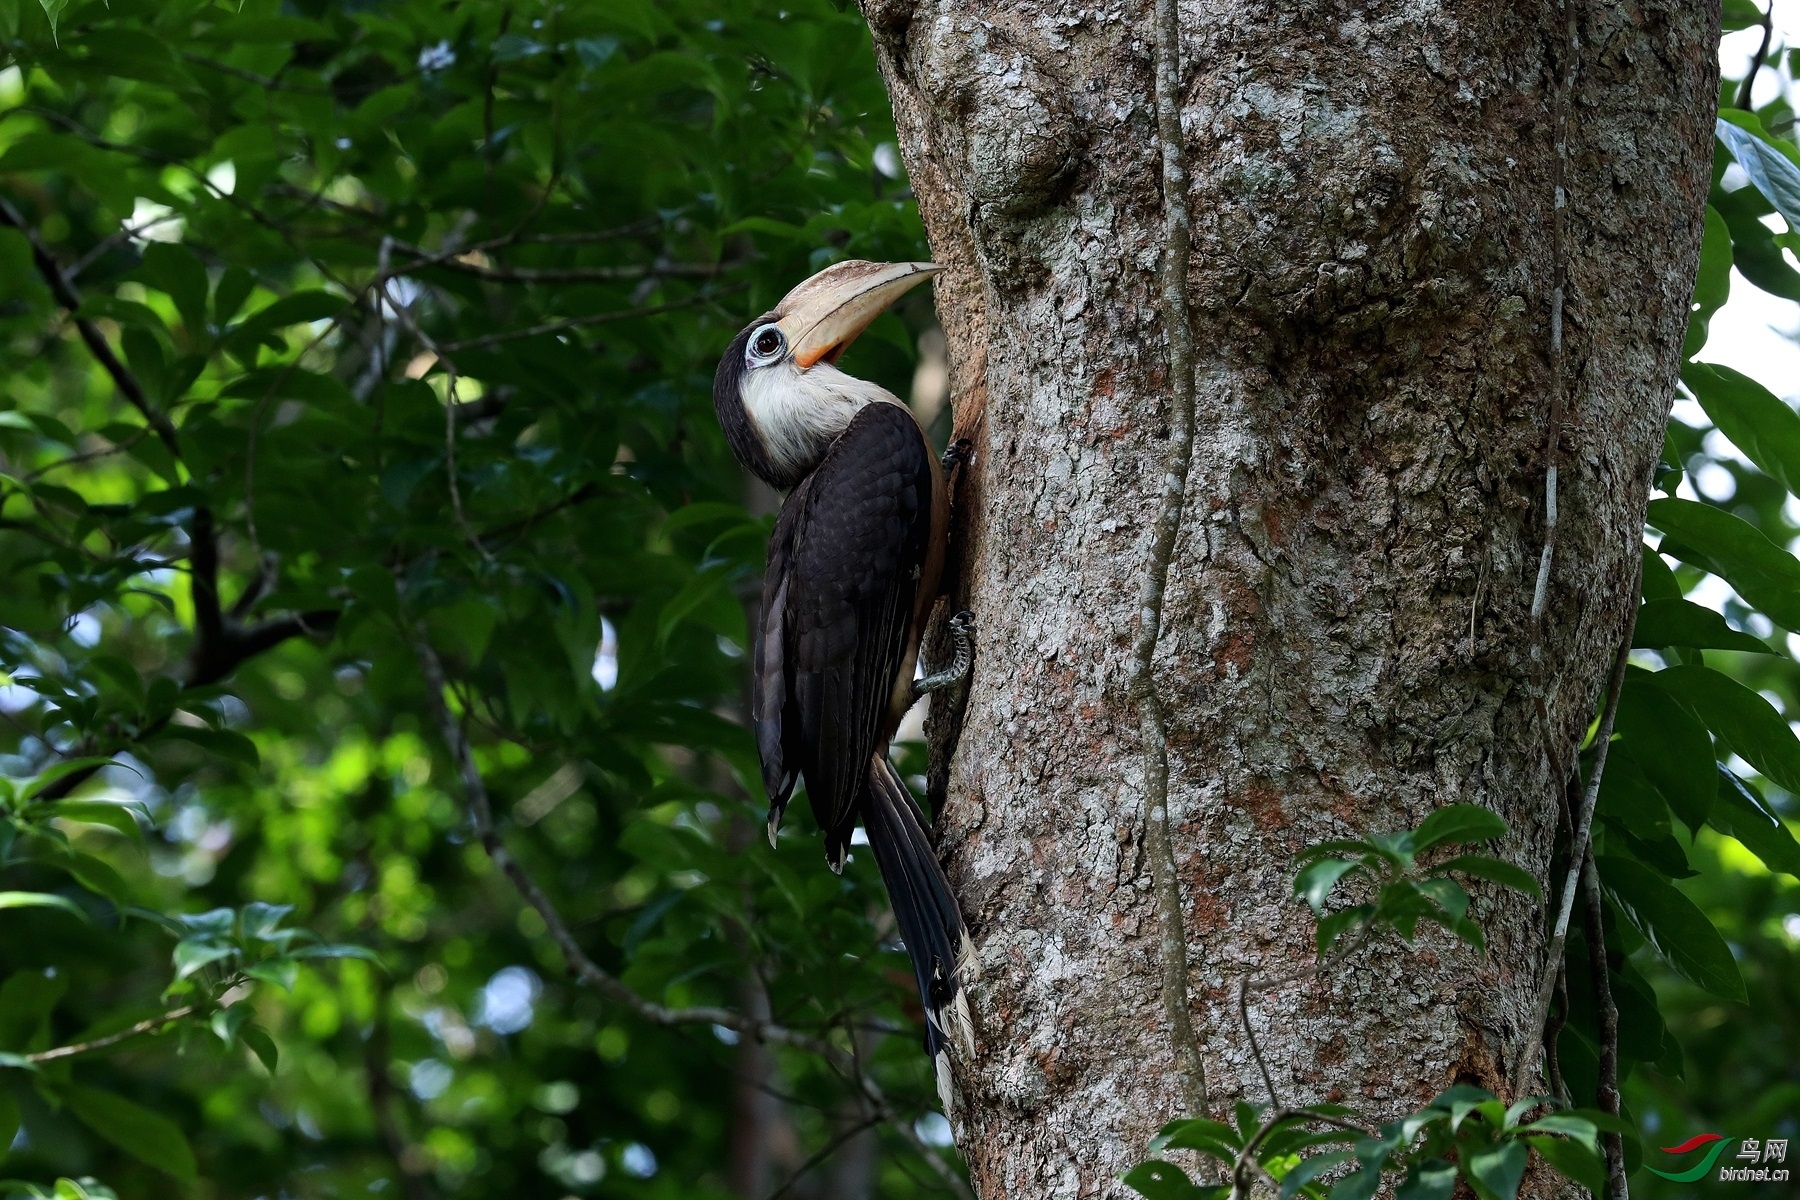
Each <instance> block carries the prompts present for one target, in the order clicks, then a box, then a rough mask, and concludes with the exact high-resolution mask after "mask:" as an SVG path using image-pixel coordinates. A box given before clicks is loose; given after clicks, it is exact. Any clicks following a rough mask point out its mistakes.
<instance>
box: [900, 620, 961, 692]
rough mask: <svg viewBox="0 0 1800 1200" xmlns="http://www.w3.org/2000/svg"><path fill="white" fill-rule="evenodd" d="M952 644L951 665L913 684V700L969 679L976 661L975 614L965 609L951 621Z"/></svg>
mask: <svg viewBox="0 0 1800 1200" xmlns="http://www.w3.org/2000/svg"><path fill="white" fill-rule="evenodd" d="M949 630H950V642H951V646H952V654H953V657H952V658H951V660H950V665H949V666H947V667H945V668H944V669H943V670H941V671H933V672H931V673H930V674H928V675H926V676H925V677H924V678H923V679H920V680H918V681H917V682H915V683H914V684H913V699H914V700H917V699H918V698H919V697H920V696H928V695H930V694H931V693H932V692H935V691H938V690H939V689H941V688H947V687H951V686H954V685H955V684H959V683H961V682H962V681H963V680H965V679H967V678H968V677H969V667H970V666H971V665H972V664H973V663H974V660H975V614H974V613H972V612H970V611H969V610H968V609H966V608H965V609H963V610H962V611H961V612H958V613H957V614H956V615H955V616H953V617H951V618H950V621H949Z"/></svg>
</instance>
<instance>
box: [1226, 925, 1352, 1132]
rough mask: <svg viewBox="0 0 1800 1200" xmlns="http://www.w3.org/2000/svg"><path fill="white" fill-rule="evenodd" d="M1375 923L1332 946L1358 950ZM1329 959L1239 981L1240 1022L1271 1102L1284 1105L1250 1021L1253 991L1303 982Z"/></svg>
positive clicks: (1338, 951) (1341, 952) (1342, 953)
mask: <svg viewBox="0 0 1800 1200" xmlns="http://www.w3.org/2000/svg"><path fill="white" fill-rule="evenodd" d="M1373 928H1374V926H1372V925H1370V924H1368V923H1367V922H1364V923H1363V925H1362V926H1361V927H1360V928H1359V929H1358V930H1357V931H1356V936H1355V937H1353V938H1351V939H1350V940H1349V941H1346V942H1340V943H1338V945H1337V946H1335V947H1333V948H1332V953H1335V955H1336V956H1337V957H1339V958H1343V957H1346V956H1348V955H1350V954H1352V953H1354V952H1355V950H1356V948H1357V947H1359V946H1361V945H1362V944H1363V942H1364V941H1366V940H1367V939H1368V936H1369V933H1370V931H1371V930H1372V929H1373ZM1325 963H1326V959H1325V958H1324V957H1320V958H1316V959H1314V960H1313V962H1312V964H1311V965H1310V966H1306V967H1303V968H1301V969H1300V970H1298V971H1294V972H1292V973H1291V974H1287V975H1276V976H1272V977H1270V978H1267V979H1255V980H1253V979H1251V978H1250V977H1249V976H1248V975H1246V976H1244V977H1243V978H1242V979H1240V980H1239V981H1238V998H1237V1002H1238V1022H1239V1023H1240V1024H1242V1025H1243V1027H1244V1037H1245V1039H1246V1040H1247V1041H1248V1042H1249V1043H1250V1056H1251V1057H1252V1058H1254V1059H1255V1060H1256V1067H1257V1070H1258V1071H1260V1072H1261V1073H1262V1079H1263V1086H1264V1087H1266V1088H1268V1089H1269V1103H1270V1104H1273V1105H1275V1106H1276V1107H1277V1108H1279V1107H1281V1097H1280V1096H1279V1095H1277V1094H1276V1091H1275V1080H1274V1078H1273V1077H1272V1076H1271V1075H1270V1074H1269V1064H1268V1063H1267V1062H1266V1061H1264V1059H1263V1052H1262V1043H1261V1042H1260V1041H1258V1040H1257V1037H1256V1030H1255V1029H1253V1028H1252V1027H1251V1025H1250V993H1251V992H1252V991H1256V992H1266V991H1268V990H1269V989H1271V988H1278V987H1286V986H1287V985H1288V984H1290V983H1299V982H1300V981H1301V980H1302V979H1311V978H1312V977H1313V976H1314V975H1317V974H1318V973H1319V972H1320V971H1321V970H1323V969H1324V967H1325Z"/></svg>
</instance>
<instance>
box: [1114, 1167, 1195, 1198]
mask: <svg viewBox="0 0 1800 1200" xmlns="http://www.w3.org/2000/svg"><path fill="white" fill-rule="evenodd" d="M1125 1186H1126V1187H1129V1188H1130V1189H1131V1190H1132V1191H1134V1192H1136V1193H1137V1194H1138V1195H1140V1196H1144V1197H1147V1198H1148V1200H1198V1198H1199V1197H1200V1196H1202V1195H1205V1194H1206V1193H1203V1192H1202V1191H1201V1190H1200V1189H1199V1188H1197V1187H1195V1186H1194V1183H1193V1181H1192V1180H1191V1179H1189V1178H1188V1177H1187V1174H1186V1173H1185V1172H1184V1171H1182V1169H1181V1168H1180V1167H1178V1166H1176V1165H1175V1164H1174V1163H1171V1162H1164V1161H1162V1160H1161V1159H1156V1158H1153V1159H1151V1160H1150V1161H1149V1162H1141V1163H1139V1164H1138V1165H1137V1166H1135V1167H1133V1168H1131V1170H1129V1171H1127V1172H1125Z"/></svg>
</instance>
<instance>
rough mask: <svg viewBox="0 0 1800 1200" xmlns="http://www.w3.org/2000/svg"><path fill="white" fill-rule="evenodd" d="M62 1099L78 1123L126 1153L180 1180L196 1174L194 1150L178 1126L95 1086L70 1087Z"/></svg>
mask: <svg viewBox="0 0 1800 1200" xmlns="http://www.w3.org/2000/svg"><path fill="white" fill-rule="evenodd" d="M63 1103H64V1104H65V1105H66V1106H67V1108H68V1110H69V1111H70V1112H72V1113H74V1114H75V1116H76V1117H77V1118H79V1119H80V1121H81V1123H82V1124H84V1125H86V1126H87V1127H88V1128H89V1129H92V1130H93V1131H94V1132H95V1133H97V1134H99V1135H100V1136H101V1137H103V1138H105V1139H106V1140H107V1141H109V1142H111V1143H112V1144H113V1145H115V1146H117V1147H118V1148H119V1149H121V1150H123V1151H125V1153H127V1154H129V1155H131V1156H132V1157H133V1158H136V1159H138V1160H139V1161H141V1162H145V1163H148V1164H150V1165H151V1166H153V1167H155V1168H156V1169H157V1170H159V1171H162V1172H163V1173H165V1174H167V1175H172V1176H174V1177H175V1178H176V1179H179V1180H181V1181H182V1182H183V1183H193V1182H194V1178H195V1168H194V1152H193V1150H192V1149H190V1148H189V1147H188V1141H187V1135H186V1134H184V1133H182V1131H181V1126H179V1125H177V1124H175V1122H173V1121H171V1120H169V1119H168V1118H167V1117H164V1116H160V1115H159V1114H157V1113H153V1112H151V1111H150V1110H149V1109H147V1108H143V1107H140V1106H139V1105H136V1104H133V1103H132V1102H131V1101H129V1100H127V1099H125V1098H124V1097H123V1096H118V1095H114V1094H113V1093H112V1092H103V1091H100V1090H99V1089H97V1088H86V1087H71V1088H69V1089H68V1090H66V1091H65V1092H63Z"/></svg>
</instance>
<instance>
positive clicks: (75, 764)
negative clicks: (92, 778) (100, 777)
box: [21, 755, 113, 800]
mask: <svg viewBox="0 0 1800 1200" xmlns="http://www.w3.org/2000/svg"><path fill="white" fill-rule="evenodd" d="M112 761H113V760H112V759H110V758H104V757H100V756H97V755H88V756H85V757H82V758H70V759H65V760H64V761H62V762H59V763H57V764H56V765H55V766H54V767H50V768H49V769H47V770H46V771H44V772H43V773H42V774H41V775H39V776H38V777H37V778H35V779H33V780H32V781H31V782H30V783H29V784H27V785H26V786H25V791H24V792H23V793H22V795H21V799H25V800H31V799H34V798H35V797H37V796H38V795H40V794H41V793H42V792H43V790H44V789H45V788H47V787H49V786H50V785H51V784H53V783H55V782H56V781H57V780H59V779H66V778H68V777H69V776H70V775H74V774H76V773H77V772H79V771H92V770H95V769H97V768H100V767H109V766H111V765H112Z"/></svg>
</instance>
